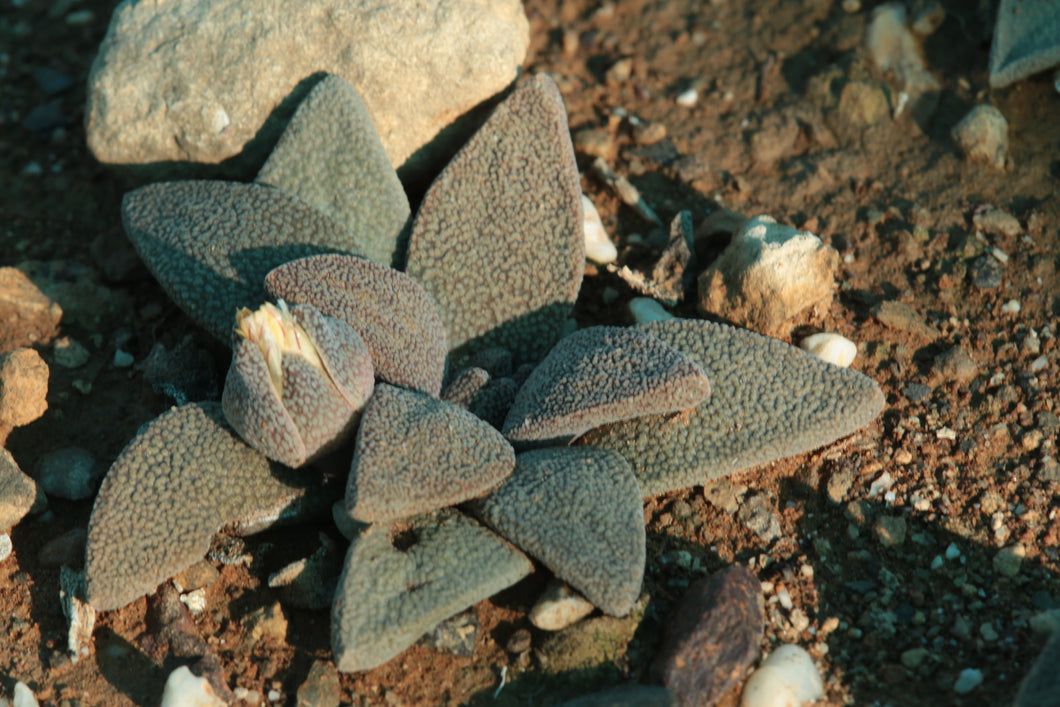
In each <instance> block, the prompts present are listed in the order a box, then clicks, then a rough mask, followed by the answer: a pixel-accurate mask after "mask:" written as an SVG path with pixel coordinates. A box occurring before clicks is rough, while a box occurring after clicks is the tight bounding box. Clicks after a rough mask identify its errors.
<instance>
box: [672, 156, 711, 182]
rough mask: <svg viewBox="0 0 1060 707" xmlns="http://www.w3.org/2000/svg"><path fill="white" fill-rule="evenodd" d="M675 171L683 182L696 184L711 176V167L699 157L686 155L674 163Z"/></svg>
mask: <svg viewBox="0 0 1060 707" xmlns="http://www.w3.org/2000/svg"><path fill="white" fill-rule="evenodd" d="M673 168H674V171H675V172H676V173H677V178H678V179H680V180H681V181H682V182H686V183H687V182H694V181H696V180H697V179H705V178H706V177H707V176H709V175H710V165H709V164H707V161H706V160H704V159H703V158H702V157H700V156H699V155H685V156H684V157H681V158H679V159H677V160H675V161H674V164H673Z"/></svg>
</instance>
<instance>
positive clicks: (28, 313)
mask: <svg viewBox="0 0 1060 707" xmlns="http://www.w3.org/2000/svg"><path fill="white" fill-rule="evenodd" d="M62 316H63V310H62V308H60V307H59V305H58V304H56V303H55V302H53V301H52V299H51V298H50V297H48V296H47V295H46V294H44V293H43V292H41V291H40V290H39V289H38V288H37V286H36V285H34V284H33V281H32V280H30V279H29V278H28V277H27V276H26V274H25V273H23V272H22V271H21V270H18V269H16V268H0V352H4V351H12V350H14V349H17V348H18V347H20V346H29V345H30V344H46V343H48V342H49V341H50V340H51V338H52V337H53V336H55V332H56V329H58V327H59V319H61V318H62Z"/></svg>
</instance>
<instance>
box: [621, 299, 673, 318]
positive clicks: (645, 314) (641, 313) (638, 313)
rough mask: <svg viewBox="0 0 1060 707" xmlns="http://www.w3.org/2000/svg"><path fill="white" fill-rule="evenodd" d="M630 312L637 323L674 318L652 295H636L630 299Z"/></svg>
mask: <svg viewBox="0 0 1060 707" xmlns="http://www.w3.org/2000/svg"><path fill="white" fill-rule="evenodd" d="M629 313H630V316H632V317H633V320H634V321H635V322H637V324H643V323H645V322H664V321H666V320H667V319H673V318H674V315H672V314H670V313H669V312H667V311H666V309H664V308H663V306H662V305H661V304H659V303H658V302H656V301H655V300H653V299H652V298H650V297H634V298H633V299H631V300H630V301H629Z"/></svg>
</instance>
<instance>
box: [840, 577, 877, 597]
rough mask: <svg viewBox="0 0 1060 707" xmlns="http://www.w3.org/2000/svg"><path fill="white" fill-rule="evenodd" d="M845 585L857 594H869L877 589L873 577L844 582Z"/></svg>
mask: <svg viewBox="0 0 1060 707" xmlns="http://www.w3.org/2000/svg"><path fill="white" fill-rule="evenodd" d="M843 586H844V587H846V588H847V589H849V590H850V591H852V592H855V593H857V594H868V593H869V592H871V591H873V590H874V589H876V582H875V581H873V580H871V579H855V580H853V581H850V582H844V583H843Z"/></svg>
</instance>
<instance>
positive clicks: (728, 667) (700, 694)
mask: <svg viewBox="0 0 1060 707" xmlns="http://www.w3.org/2000/svg"><path fill="white" fill-rule="evenodd" d="M763 622H764V614H763V601H762V587H761V585H760V584H759V583H758V579H757V578H756V577H755V576H754V575H753V574H752V573H751V571H750V570H748V569H747V568H745V567H743V566H742V565H733V566H732V567H728V568H726V569H724V570H722V571H721V572H718V573H717V574H715V575H713V576H711V577H708V578H707V579H703V580H700V581H698V582H696V583H695V584H693V585H692V586H691V587H690V588H689V590H688V592H687V593H686V594H685V596H684V597H683V598H682V599H681V603H680V605H679V606H678V607H677V612H676V614H675V615H674V616H673V618H672V619H671V620H670V621H668V622H667V623H668V634H667V636H666V641H665V642H664V643H663V645H662V647H661V648H660V649H659V653H658V656H657V657H656V660H655V666H654V669H655V671H656V673H657V674H658V675H659V677H660V679H661V682H662V683H663V684H664V685H666V686H667V687H668V688H670V689H671V690H673V692H674V695H675V696H676V697H677V703H678V704H680V705H697V704H714V703H715V702H716V701H717V700H718V699H719V698H720V697H721V696H722V695H724V694H725V693H726V692H728V690H729V688H731V687H732V686H733V685H735V684H736V683H737V682H739V681H740V680H741V679H742V678H743V676H744V675H745V674H746V673H747V670H748V668H750V667H751V665H752V664H753V663H754V662H755V661H756V660H757V659H758V644H759V643H760V642H761V641H762V630H763Z"/></svg>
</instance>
